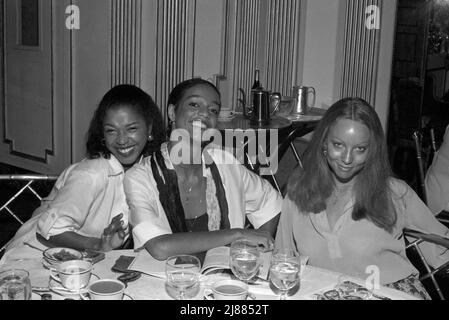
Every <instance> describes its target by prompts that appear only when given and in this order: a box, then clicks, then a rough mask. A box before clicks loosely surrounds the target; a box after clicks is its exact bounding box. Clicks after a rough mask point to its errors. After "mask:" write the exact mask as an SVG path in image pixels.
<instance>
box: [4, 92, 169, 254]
mask: <svg viewBox="0 0 449 320" xmlns="http://www.w3.org/2000/svg"><path fill="white" fill-rule="evenodd" d="M164 137H165V131H164V128H163V121H162V116H161V113H160V111H159V108H158V107H157V105H156V104H155V103H154V101H153V99H152V98H151V97H150V96H149V95H148V94H147V93H145V92H144V91H143V90H141V89H139V88H138V87H136V86H133V85H118V86H115V87H113V88H112V89H110V90H109V91H108V92H107V93H106V94H105V95H104V97H103V98H102V100H101V102H100V104H99V106H98V108H97V110H96V111H95V114H94V116H93V118H92V120H91V123H90V127H89V131H88V133H87V143H86V150H87V152H86V154H87V158H86V159H84V160H82V161H80V162H78V163H76V164H73V165H71V166H70V167H68V168H67V169H65V170H64V172H63V173H62V174H61V175H60V176H59V178H58V180H57V181H56V183H55V185H54V187H53V189H52V191H51V193H50V195H49V196H48V197H47V198H46V199H44V200H43V203H42V205H41V206H40V207H39V208H38V209H36V211H35V212H34V213H33V217H32V218H31V219H30V220H29V221H27V223H25V224H24V225H23V226H22V227H21V228H20V229H19V231H18V232H17V233H16V236H15V238H14V239H13V241H12V242H11V243H10V245H9V246H8V248H7V252H6V254H5V256H7V255H8V253H9V251H14V250H11V249H12V248H16V250H15V251H17V250H19V249H20V246H22V247H23V242H29V243H32V244H34V245H37V246H40V247H42V248H43V249H44V248H45V247H52V246H60V247H70V248H74V249H79V250H85V249H92V250H98V251H109V250H112V249H116V248H120V247H121V246H122V245H123V243H124V242H125V240H127V239H128V237H129V228H128V213H129V208H128V205H127V203H126V198H125V193H124V190H123V179H124V176H125V171H126V170H127V169H128V168H130V167H131V166H132V165H134V164H135V163H138V162H139V161H141V159H142V158H143V157H144V156H146V155H149V154H151V153H152V152H154V151H155V150H158V149H159V146H160V144H161V142H162V141H163V140H164ZM18 247H19V248H18ZM17 253H18V254H19V253H20V251H17Z"/></svg>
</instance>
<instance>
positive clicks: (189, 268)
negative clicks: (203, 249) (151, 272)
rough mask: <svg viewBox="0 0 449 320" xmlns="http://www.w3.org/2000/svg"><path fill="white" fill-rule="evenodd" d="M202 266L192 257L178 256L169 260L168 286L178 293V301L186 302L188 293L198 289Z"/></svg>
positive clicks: (166, 268) (167, 271)
mask: <svg viewBox="0 0 449 320" xmlns="http://www.w3.org/2000/svg"><path fill="white" fill-rule="evenodd" d="M200 266H201V264H200V260H199V259H198V258H197V257H195V256H191V255H177V256H172V257H170V258H168V259H167V261H166V263H165V274H166V276H167V285H168V286H169V287H171V288H173V289H174V290H175V292H176V293H177V296H176V299H178V300H185V299H186V293H187V292H188V291H192V292H193V291H194V290H195V289H196V288H197V287H198V285H199V276H200Z"/></svg>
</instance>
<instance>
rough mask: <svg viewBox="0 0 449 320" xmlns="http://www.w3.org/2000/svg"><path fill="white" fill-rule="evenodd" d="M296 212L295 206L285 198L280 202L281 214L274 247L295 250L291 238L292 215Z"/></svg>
mask: <svg viewBox="0 0 449 320" xmlns="http://www.w3.org/2000/svg"><path fill="white" fill-rule="evenodd" d="M294 211H296V205H295V204H294V203H293V201H291V200H290V198H288V197H286V198H285V199H284V201H283V202H282V213H281V218H280V220H279V225H278V229H277V232H276V239H275V247H276V248H291V249H295V250H296V249H297V248H296V245H295V241H294V236H293V221H292V214H293V212H294Z"/></svg>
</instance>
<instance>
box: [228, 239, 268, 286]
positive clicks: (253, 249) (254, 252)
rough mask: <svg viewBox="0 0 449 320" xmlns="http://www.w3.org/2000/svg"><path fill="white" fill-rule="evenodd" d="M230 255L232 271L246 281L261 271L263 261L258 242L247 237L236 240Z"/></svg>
mask: <svg viewBox="0 0 449 320" xmlns="http://www.w3.org/2000/svg"><path fill="white" fill-rule="evenodd" d="M229 257H230V266H231V270H232V273H234V275H235V276H236V277H237V278H239V279H240V280H242V281H244V282H245V283H248V281H249V280H250V279H251V278H252V277H254V276H255V275H256V274H257V273H258V272H259V267H260V264H261V261H260V250H259V247H258V245H257V243H255V242H252V241H250V240H247V239H239V240H235V241H233V242H232V243H231V249H230V254H229Z"/></svg>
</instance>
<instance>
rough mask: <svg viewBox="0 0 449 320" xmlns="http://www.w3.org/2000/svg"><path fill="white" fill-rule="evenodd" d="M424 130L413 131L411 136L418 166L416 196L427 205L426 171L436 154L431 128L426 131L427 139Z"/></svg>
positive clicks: (433, 133)
mask: <svg viewBox="0 0 449 320" xmlns="http://www.w3.org/2000/svg"><path fill="white" fill-rule="evenodd" d="M423 132H427V130H426V131H424V130H415V131H414V132H413V134H412V137H413V142H414V145H415V153H416V162H417V166H418V179H417V181H418V183H417V184H418V194H419V196H420V198H421V200H422V201H423V202H424V203H426V204H427V194H426V188H425V178H426V172H427V169H428V168H429V167H430V165H431V163H432V160H433V157H434V155H435V153H436V152H437V145H436V141H435V132H434V129H433V128H429V129H428V138H427V139H426V137H425V136H424V134H423Z"/></svg>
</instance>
